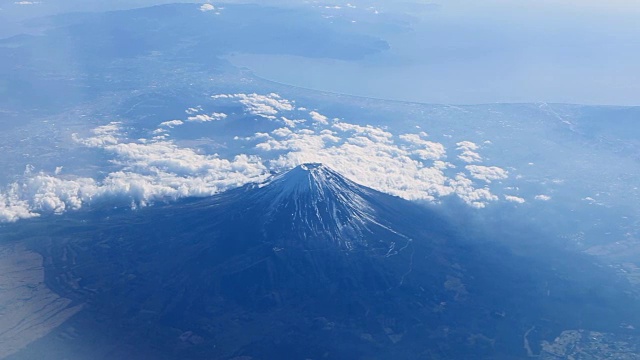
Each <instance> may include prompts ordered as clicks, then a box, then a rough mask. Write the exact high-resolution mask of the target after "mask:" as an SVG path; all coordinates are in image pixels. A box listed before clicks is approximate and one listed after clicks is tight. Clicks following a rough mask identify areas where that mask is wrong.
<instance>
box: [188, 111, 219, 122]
mask: <svg viewBox="0 0 640 360" xmlns="http://www.w3.org/2000/svg"><path fill="white" fill-rule="evenodd" d="M226 117H227V114H224V113H217V112H214V113H212V114H211V115H207V114H198V115H194V116H189V117H188V118H187V121H192V122H207V121H218V120H224V119H226Z"/></svg>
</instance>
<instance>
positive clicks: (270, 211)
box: [248, 163, 407, 250]
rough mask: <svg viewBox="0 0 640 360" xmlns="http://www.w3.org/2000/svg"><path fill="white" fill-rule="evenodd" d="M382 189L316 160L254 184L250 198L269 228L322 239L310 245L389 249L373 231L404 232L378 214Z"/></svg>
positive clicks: (302, 237)
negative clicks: (383, 221) (381, 220)
mask: <svg viewBox="0 0 640 360" xmlns="http://www.w3.org/2000/svg"><path fill="white" fill-rule="evenodd" d="M377 194H379V193H377V192H375V191H373V190H371V189H368V188H365V187H363V186H361V185H358V184H356V183H354V182H352V181H350V180H348V179H346V178H344V177H343V176H342V175H340V174H339V173H337V172H335V171H334V170H332V169H330V168H329V167H327V166H325V165H322V164H318V163H311V164H302V165H299V166H297V167H295V168H294V169H292V170H290V171H288V172H285V173H283V174H280V175H277V176H275V177H273V178H272V179H271V180H269V181H267V182H266V183H264V184H262V185H261V186H259V188H257V189H253V191H252V193H251V194H249V196H248V198H250V199H252V201H255V203H256V204H259V206H260V207H261V211H262V212H264V214H265V218H264V221H262V222H263V223H264V225H265V226H266V227H267V228H273V229H277V230H275V231H277V232H279V233H281V234H282V235H283V236H286V237H288V238H291V239H292V240H293V241H295V242H298V243H299V242H300V241H304V240H313V239H315V240H316V241H320V243H316V244H313V243H311V242H309V243H307V244H306V245H307V246H311V247H317V246H322V245H321V244H333V245H335V246H338V247H339V248H342V249H347V250H353V249H355V248H372V247H385V248H387V249H388V248H389V246H391V244H390V242H389V241H386V242H383V241H381V240H375V241H374V242H373V243H372V242H371V239H370V238H371V236H372V235H374V234H376V233H378V232H380V231H384V232H385V233H386V234H384V235H381V234H378V235H377V236H374V237H375V238H376V239H377V238H380V237H386V238H387V239H389V238H398V237H402V236H401V235H399V234H397V233H394V232H393V231H392V230H391V229H388V228H387V227H385V226H384V225H382V224H380V223H379V222H378V221H377V220H376V216H377V214H376V213H377V211H376V205H375V201H374V198H375V196H376V195H377ZM403 242H407V239H404V241H403ZM383 243H384V244H383Z"/></svg>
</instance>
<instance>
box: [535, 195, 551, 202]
mask: <svg viewBox="0 0 640 360" xmlns="http://www.w3.org/2000/svg"><path fill="white" fill-rule="evenodd" d="M535 199H536V200H542V201H549V200H551V196H549V195H544V194H540V195H536V197H535Z"/></svg>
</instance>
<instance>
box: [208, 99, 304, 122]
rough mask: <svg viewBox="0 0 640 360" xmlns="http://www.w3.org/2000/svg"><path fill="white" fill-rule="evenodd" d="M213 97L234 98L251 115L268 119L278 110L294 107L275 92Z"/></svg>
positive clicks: (273, 116) (273, 117)
mask: <svg viewBox="0 0 640 360" xmlns="http://www.w3.org/2000/svg"><path fill="white" fill-rule="evenodd" d="M211 98H213V99H236V100H238V101H239V102H240V103H241V104H242V105H244V107H245V110H246V111H247V112H248V113H250V114H253V115H257V116H261V117H264V118H268V119H275V118H276V117H275V115H277V114H278V112H279V111H292V110H294V109H295V107H294V105H293V102H291V101H289V100H286V99H283V98H282V97H280V95H278V94H276V93H270V94H268V95H259V94H255V93H253V94H221V95H214V96H212V97H211Z"/></svg>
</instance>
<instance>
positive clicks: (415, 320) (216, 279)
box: [13, 164, 639, 359]
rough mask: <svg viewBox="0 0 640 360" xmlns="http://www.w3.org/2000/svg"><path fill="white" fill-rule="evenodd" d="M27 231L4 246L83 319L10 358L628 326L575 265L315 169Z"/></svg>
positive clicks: (458, 343) (412, 342)
mask: <svg viewBox="0 0 640 360" xmlns="http://www.w3.org/2000/svg"><path fill="white" fill-rule="evenodd" d="M38 221H39V224H40V229H41V230H37V229H38V226H35V225H34V224H33V223H32V225H31V226H30V227H29V229H30V230H29V233H25V232H23V233H20V232H19V231H15V233H14V236H16V237H20V238H23V239H25V238H26V239H29V240H27V243H29V244H30V245H29V246H30V247H31V248H32V249H34V250H36V251H38V252H40V253H41V254H42V256H43V257H44V258H45V259H46V260H45V268H46V282H47V285H48V286H49V287H50V288H51V289H52V290H54V291H55V292H56V293H58V294H59V295H60V296H63V297H66V298H68V299H71V300H72V301H73V303H72V304H74V305H77V304H83V306H84V308H83V311H81V312H80V313H78V314H77V315H76V316H74V317H73V318H72V319H71V320H69V321H68V322H67V324H66V325H65V326H61V327H60V328H59V329H57V330H56V331H54V332H52V333H51V334H50V335H49V336H46V337H44V338H42V339H40V340H38V341H36V342H35V343H33V344H31V345H30V346H29V347H28V348H26V349H25V350H23V351H21V352H19V353H17V354H16V355H15V356H14V357H13V358H15V359H42V358H51V359H53V358H67V359H88V358H91V359H101V358H105V359H106V358H109V359H130V358H137V359H147V358H148V359H231V358H236V359H285V358H286V359H423V358H434V359H437V358H448V359H455V358H457V359H469V358H474V359H484V358H486V359H511V358H522V357H526V356H527V352H531V353H534V354H537V353H539V352H540V351H541V347H540V343H541V341H542V340H547V339H551V340H552V339H553V338H554V337H555V336H557V335H558V334H560V333H561V332H562V331H564V330H567V329H582V328H586V329H592V330H602V331H609V332H615V331H621V330H620V325H621V324H622V323H623V322H625V323H636V321H637V320H638V316H639V315H637V314H636V312H635V311H633V304H634V303H635V301H636V300H635V299H634V298H633V297H632V296H631V295H630V294H628V293H627V292H626V291H625V289H626V288H625V287H624V284H620V283H619V282H617V281H616V280H615V279H616V278H615V277H613V275H612V274H610V273H609V272H607V271H606V270H603V269H601V268H599V267H597V266H595V265H593V264H591V262H589V261H588V260H586V259H581V258H577V257H576V256H575V255H572V258H571V259H569V258H568V257H567V256H565V254H564V253H562V252H561V250H557V249H556V250H553V251H555V252H556V253H555V256H553V255H550V256H547V257H545V258H544V259H539V258H536V257H535V256H526V254H525V255H522V254H520V255H518V254H515V253H513V252H511V251H510V250H509V249H507V248H506V247H504V246H500V245H497V243H496V242H491V241H488V240H487V239H481V238H475V237H474V238H471V237H469V236H468V235H465V234H467V232H466V231H465V229H461V228H455V227H453V226H452V225H451V223H449V222H448V221H447V220H446V219H445V218H443V217H441V216H439V215H437V213H435V212H434V211H433V210H431V209H429V208H427V207H425V206H422V205H419V204H416V203H413V202H409V201H406V200H403V199H400V198H398V197H394V196H390V195H387V194H383V193H380V192H378V191H375V190H372V189H369V188H366V187H363V186H361V185H358V184H357V183H354V182H352V181H350V180H348V179H346V178H344V177H343V176H341V175H340V174H338V173H337V172H335V171H333V170H331V169H330V168H328V167H326V166H324V165H322V164H304V165H300V166H298V167H296V168H294V169H292V170H290V171H288V172H286V173H283V174H280V175H276V176H274V177H273V178H272V179H270V180H269V181H267V182H265V183H262V184H251V185H247V186H244V187H241V188H238V189H235V190H231V191H228V192H225V193H222V194H220V195H217V196H213V197H210V198H206V199H197V200H189V201H183V202H181V203H177V204H170V205H164V206H156V207H149V208H144V209H140V210H136V211H123V210H108V211H107V210H105V211H103V212H102V213H97V212H91V213H89V212H85V213H78V214H75V215H65V216H64V217H50V218H43V219H41V220H37V221H36V222H38ZM34 229H36V230H34ZM608 277H610V278H608ZM603 279H604V280H603ZM523 342H524V343H525V344H527V345H526V346H523ZM44 349H46V351H45V350H44Z"/></svg>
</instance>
